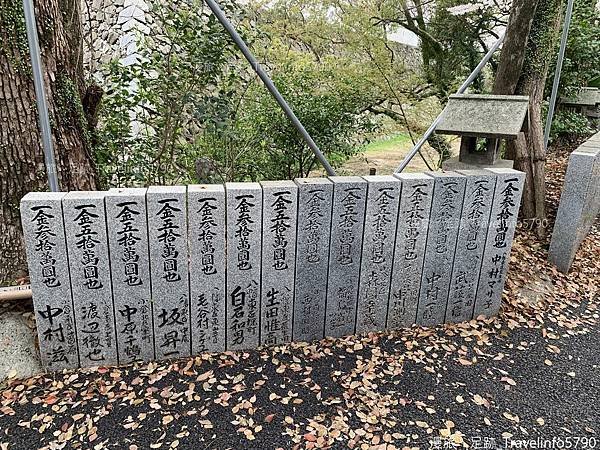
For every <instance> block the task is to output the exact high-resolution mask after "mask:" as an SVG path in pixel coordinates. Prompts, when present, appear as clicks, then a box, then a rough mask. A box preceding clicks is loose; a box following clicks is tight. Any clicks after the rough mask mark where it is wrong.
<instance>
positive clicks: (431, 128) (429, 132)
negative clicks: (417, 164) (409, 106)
mask: <svg viewBox="0 0 600 450" xmlns="http://www.w3.org/2000/svg"><path fill="white" fill-rule="evenodd" d="M504 36H505V34H502V35H501V36H500V37H499V38H498V40H497V41H496V43H495V44H494V45H493V46H492V47H491V48H490V49H489V50H488V52H487V53H486V54H485V56H484V57H483V59H482V60H481V61H480V62H479V64H478V65H477V67H475V69H473V72H471V75H469V77H468V78H467V79H466V80H465V82H464V83H463V84H462V85H461V86H460V88H458V91H456V93H457V94H463V93H464V92H465V91H466V90H467V88H468V87H469V86H470V85H471V83H473V81H475V78H477V75H479V72H481V69H483V68H484V67H485V65H486V64H487V63H488V61H489V60H490V59H492V56H493V55H494V53H496V50H498V48H499V47H500V45H501V44H502V42H503V41H504ZM444 109H445V108H444ZM443 114H444V111H442V112H441V113H440V114H439V116H437V117H436V119H435V120H434V121H433V123H432V124H431V125H430V126H429V128H428V129H427V131H426V132H425V134H424V135H423V137H422V138H421V139H419V142H417V143H416V144H415V146H414V147H413V148H412V150H411V151H410V152H409V153H408V155H406V157H405V158H404V160H402V162H401V163H400V165H399V166H398V168H397V169H396V170H395V173H400V172H402V171H403V170H404V169H406V166H408V164H409V163H410V161H411V160H412V159H413V157H414V156H415V155H416V154H417V152H418V151H419V150H420V149H421V147H422V146H423V144H425V142H427V139H429V137H430V136H431V135H432V134H433V132H434V131H435V129H436V128H437V126H438V125H439V123H440V120H441V119H442V115H443Z"/></svg>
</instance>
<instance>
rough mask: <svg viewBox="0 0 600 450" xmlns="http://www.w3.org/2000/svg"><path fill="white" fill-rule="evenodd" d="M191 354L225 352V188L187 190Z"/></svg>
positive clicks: (194, 186)
mask: <svg viewBox="0 0 600 450" xmlns="http://www.w3.org/2000/svg"><path fill="white" fill-rule="evenodd" d="M188 232H189V250H190V298H191V303H192V308H191V315H192V318H191V324H192V354H194V355H197V354H199V353H202V352H207V351H208V352H222V351H224V350H225V188H224V187H223V185H220V184H218V185H217V184H212V185H210V184H203V185H192V186H188Z"/></svg>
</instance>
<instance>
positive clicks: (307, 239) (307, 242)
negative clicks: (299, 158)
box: [293, 178, 333, 341]
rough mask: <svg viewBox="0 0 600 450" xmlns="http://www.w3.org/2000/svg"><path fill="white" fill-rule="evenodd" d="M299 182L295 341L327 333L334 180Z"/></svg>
mask: <svg viewBox="0 0 600 450" xmlns="http://www.w3.org/2000/svg"><path fill="white" fill-rule="evenodd" d="M296 184H297V185H298V236H297V245H296V248H297V256H296V283H295V291H296V292H295V300H294V327H293V333H294V340H300V341H314V340H318V339H323V337H324V334H325V304H326V301H327V271H328V266H329V237H330V234H331V205H332V201H333V183H332V182H331V181H329V180H328V179H327V178H301V179H297V180H296Z"/></svg>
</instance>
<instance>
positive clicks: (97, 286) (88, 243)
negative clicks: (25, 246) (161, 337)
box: [62, 191, 118, 367]
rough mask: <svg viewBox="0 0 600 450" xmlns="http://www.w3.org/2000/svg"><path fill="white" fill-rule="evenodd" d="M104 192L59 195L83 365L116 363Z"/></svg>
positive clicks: (80, 357) (80, 358) (80, 356)
mask: <svg viewBox="0 0 600 450" xmlns="http://www.w3.org/2000/svg"><path fill="white" fill-rule="evenodd" d="M105 195H106V192H86V191H79V192H69V193H68V194H67V195H65V196H64V197H63V200H62V203H63V214H64V219H65V234H66V236H67V253H68V255H69V268H70V272H71V291H72V293H73V306H74V308H75V326H76V329H77V342H78V345H79V360H80V362H81V365H82V366H83V367H86V366H108V365H115V364H117V363H118V360H117V343H116V334H115V315H114V308H113V299H112V286H111V278H110V262H109V254H108V237H107V235H106V213H105V209H104V197H105Z"/></svg>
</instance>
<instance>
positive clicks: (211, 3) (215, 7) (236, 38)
mask: <svg viewBox="0 0 600 450" xmlns="http://www.w3.org/2000/svg"><path fill="white" fill-rule="evenodd" d="M205 2H206V4H207V5H208V7H209V8H210V9H211V11H212V12H213V14H214V15H215V16H216V17H217V19H218V20H219V22H221V25H223V27H224V28H225V30H227V32H228V33H229V35H230V36H231V38H232V39H233V42H235V45H237V47H238V48H239V49H240V50H241V52H242V53H243V54H244V56H245V57H246V59H247V60H248V62H249V63H250V65H251V66H252V68H253V69H254V71H255V72H256V74H257V75H258V76H259V77H260V79H261V80H262V82H263V83H264V84H265V86H266V88H267V89H268V90H269V92H270V93H271V95H272V96H273V97H274V98H275V100H276V101H277V103H279V106H280V107H281V109H283V112H284V113H285V115H286V116H287V117H288V118H289V119H290V121H291V122H292V124H293V125H294V127H296V130H298V132H299V133H300V134H301V135H302V137H303V138H304V140H305V141H306V143H307V144H308V146H309V147H310V148H311V150H312V151H313V153H314V154H315V156H316V157H317V159H318V160H319V161H320V162H321V164H323V167H325V171H326V172H327V175H330V176H333V175H335V171H334V170H333V167H331V165H330V164H329V161H327V159H326V158H325V155H323V153H322V152H321V150H320V149H319V147H318V146H317V144H316V143H315V141H313V139H312V138H311V137H310V135H309V134H308V132H307V131H306V129H305V128H304V126H303V125H302V123H301V122H300V121H299V120H298V118H297V117H296V114H294V111H292V109H291V108H290V106H289V105H288V104H287V102H286V101H285V99H284V98H283V97H282V96H281V94H280V93H279V90H278V89H277V87H276V86H275V84H273V81H271V78H269V75H267V73H266V72H265V71H264V70H263V68H262V67H261V66H260V64H259V63H258V61H257V60H256V58H255V57H254V55H252V53H251V52H250V49H249V48H248V46H247V45H246V43H245V42H244V40H243V39H242V37H241V36H240V35H239V34H238V32H237V31H236V30H235V28H234V27H233V25H232V24H231V22H229V20H228V19H227V17H226V16H225V14H224V13H223V11H222V10H221V8H220V7H219V4H218V3H217V2H216V1H215V0H205Z"/></svg>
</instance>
